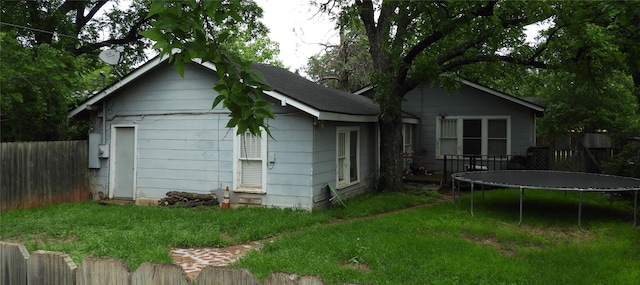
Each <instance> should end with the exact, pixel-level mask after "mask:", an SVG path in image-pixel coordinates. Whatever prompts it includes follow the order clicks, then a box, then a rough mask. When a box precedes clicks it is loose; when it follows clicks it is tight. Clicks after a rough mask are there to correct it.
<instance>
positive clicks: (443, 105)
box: [402, 85, 535, 170]
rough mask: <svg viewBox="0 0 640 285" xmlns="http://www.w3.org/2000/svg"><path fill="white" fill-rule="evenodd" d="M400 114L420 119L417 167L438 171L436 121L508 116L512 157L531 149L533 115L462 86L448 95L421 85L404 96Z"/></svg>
mask: <svg viewBox="0 0 640 285" xmlns="http://www.w3.org/2000/svg"><path fill="white" fill-rule="evenodd" d="M405 99H406V100H405V102H404V103H403V106H402V107H403V110H405V111H407V112H409V113H411V114H414V115H416V116H418V117H420V119H421V121H420V124H419V125H418V126H417V128H416V138H415V139H416V147H415V151H416V152H418V153H421V155H420V157H419V158H418V160H417V163H419V164H420V165H424V166H425V167H428V168H431V169H434V170H441V169H442V160H441V159H436V136H435V132H436V118H437V116H439V115H440V114H446V115H447V116H509V117H510V118H511V154H526V151H527V148H528V147H530V146H532V145H533V142H534V141H535V137H534V136H535V134H534V130H533V120H534V115H533V113H532V111H531V110H530V109H528V108H526V107H524V106H522V105H519V104H516V103H513V102H510V101H508V100H505V99H503V98H499V97H497V96H495V95H493V94H488V93H486V92H483V91H481V90H477V89H475V88H472V87H469V86H466V85H463V86H462V87H461V88H460V89H459V90H457V91H453V92H451V93H447V92H446V91H445V90H444V89H441V88H435V87H429V86H427V85H420V86H418V87H416V88H415V89H414V90H412V91H410V92H409V93H407V95H406V96H405Z"/></svg>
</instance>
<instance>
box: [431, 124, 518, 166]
mask: <svg viewBox="0 0 640 285" xmlns="http://www.w3.org/2000/svg"><path fill="white" fill-rule="evenodd" d="M443 120H456V154H455V155H463V154H464V152H463V149H462V145H463V140H464V138H463V121H464V120H481V128H482V138H481V154H480V155H488V152H489V120H506V122H507V137H506V140H507V149H506V154H505V155H509V154H511V117H510V116H446V117H441V116H438V117H436V136H435V137H436V159H443V158H444V155H443V154H442V151H441V149H442V143H441V137H440V135H441V128H442V121H443Z"/></svg>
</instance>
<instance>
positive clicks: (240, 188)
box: [233, 128, 267, 194]
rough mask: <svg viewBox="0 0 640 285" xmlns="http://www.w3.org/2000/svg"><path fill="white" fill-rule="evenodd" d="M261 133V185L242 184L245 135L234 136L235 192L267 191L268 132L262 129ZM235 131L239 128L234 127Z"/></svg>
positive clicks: (260, 192) (259, 192)
mask: <svg viewBox="0 0 640 285" xmlns="http://www.w3.org/2000/svg"><path fill="white" fill-rule="evenodd" d="M260 131H261V135H260V163H261V164H260V170H261V172H262V173H261V185H259V186H247V185H243V184H242V163H241V160H243V159H244V158H242V157H240V156H241V154H242V151H241V149H240V148H241V147H242V144H241V143H242V140H241V138H242V137H243V135H235V136H233V177H234V186H235V187H234V189H233V191H234V192H244V193H258V194H264V193H266V192H267V133H266V131H265V130H263V129H261V130H260ZM234 133H236V134H237V128H234Z"/></svg>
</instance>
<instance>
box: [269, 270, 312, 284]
mask: <svg viewBox="0 0 640 285" xmlns="http://www.w3.org/2000/svg"><path fill="white" fill-rule="evenodd" d="M263 284H264V285H323V284H324V281H322V279H320V278H318V277H316V276H311V275H297V274H291V273H283V272H274V273H272V274H271V275H269V276H267V278H266V279H265V280H264V282H263Z"/></svg>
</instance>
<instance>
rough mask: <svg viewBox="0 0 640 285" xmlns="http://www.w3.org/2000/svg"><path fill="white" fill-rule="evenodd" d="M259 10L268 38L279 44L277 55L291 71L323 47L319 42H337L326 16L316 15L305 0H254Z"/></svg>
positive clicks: (334, 32)
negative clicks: (260, 9)
mask: <svg viewBox="0 0 640 285" xmlns="http://www.w3.org/2000/svg"><path fill="white" fill-rule="evenodd" d="M255 1H256V3H258V5H260V7H262V9H264V17H263V19H262V22H263V23H264V24H265V25H266V26H267V27H268V28H269V30H270V33H269V38H270V39H271V40H272V41H275V42H278V43H279V44H280V56H279V58H280V59H281V60H282V62H283V63H284V65H285V66H286V67H288V68H289V69H290V70H291V71H295V70H296V69H299V68H301V67H302V66H304V65H305V64H306V63H307V59H308V58H309V57H311V56H312V55H314V54H317V53H318V52H320V51H321V50H322V46H321V45H320V44H321V43H324V44H326V43H333V42H337V40H338V38H337V32H336V31H334V30H333V24H332V23H331V21H330V20H329V19H328V17H327V16H326V15H323V14H317V8H314V7H311V6H310V5H309V4H308V2H309V1H308V0H255Z"/></svg>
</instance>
